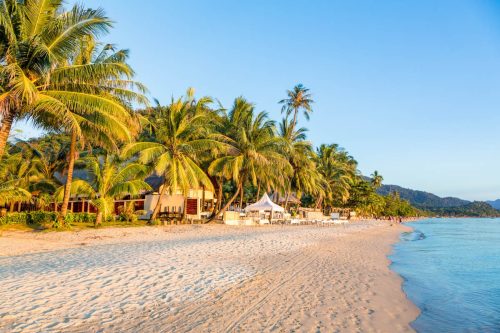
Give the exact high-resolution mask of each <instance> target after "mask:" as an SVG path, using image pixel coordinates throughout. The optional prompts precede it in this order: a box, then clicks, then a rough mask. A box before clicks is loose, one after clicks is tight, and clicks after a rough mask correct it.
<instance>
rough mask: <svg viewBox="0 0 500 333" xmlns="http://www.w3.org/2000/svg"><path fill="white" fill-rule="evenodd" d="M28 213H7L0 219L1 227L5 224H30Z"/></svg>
mask: <svg viewBox="0 0 500 333" xmlns="http://www.w3.org/2000/svg"><path fill="white" fill-rule="evenodd" d="M28 221H29V216H28V213H7V215H6V216H2V217H0V225H4V224H28Z"/></svg>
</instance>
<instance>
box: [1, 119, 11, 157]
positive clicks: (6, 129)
mask: <svg viewBox="0 0 500 333" xmlns="http://www.w3.org/2000/svg"><path fill="white" fill-rule="evenodd" d="M13 122H14V114H13V113H12V112H9V113H7V114H6V115H5V116H4V117H3V118H2V127H0V157H2V156H3V155H4V154H5V147H7V140H8V139H9V135H10V130H11V128H12V123H13Z"/></svg>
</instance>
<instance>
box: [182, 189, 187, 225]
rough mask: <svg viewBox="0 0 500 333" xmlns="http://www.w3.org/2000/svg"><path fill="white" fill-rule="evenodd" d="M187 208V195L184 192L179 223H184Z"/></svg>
mask: <svg viewBox="0 0 500 333" xmlns="http://www.w3.org/2000/svg"><path fill="white" fill-rule="evenodd" d="M187 208H188V196H187V193H185V192H184V209H183V210H182V218H181V221H182V222H183V223H185V222H186V217H187Z"/></svg>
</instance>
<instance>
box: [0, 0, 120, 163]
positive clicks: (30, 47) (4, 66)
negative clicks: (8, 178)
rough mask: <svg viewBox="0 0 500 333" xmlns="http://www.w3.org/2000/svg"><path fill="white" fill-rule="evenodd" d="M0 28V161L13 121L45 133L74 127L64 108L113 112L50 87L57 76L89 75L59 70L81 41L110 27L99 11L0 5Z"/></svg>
mask: <svg viewBox="0 0 500 333" xmlns="http://www.w3.org/2000/svg"><path fill="white" fill-rule="evenodd" d="M0 25H1V27H2V29H0V64H1V67H0V116H1V127H0V157H2V156H3V155H4V153H5V146H6V143H7V139H8V137H9V134H10V130H11V126H12V123H13V122H14V121H15V120H18V119H22V118H31V119H33V120H34V122H35V124H36V125H38V126H41V127H45V128H53V127H54V126H57V127H59V126H61V124H63V125H65V126H66V127H67V128H70V127H74V128H76V127H77V126H76V119H75V117H74V115H72V113H71V112H70V111H69V108H70V107H71V109H73V110H76V109H77V110H79V111H81V112H80V113H81V114H82V113H86V112H89V111H91V110H93V109H96V108H99V109H113V108H116V106H115V105H114V103H113V102H111V101H110V100H109V99H106V98H103V97H102V96H96V95H95V94H93V93H92V92H90V91H88V90H87V91H85V93H83V92H82V91H80V90H78V89H76V90H75V89H72V87H71V86H70V85H63V86H61V85H59V84H56V85H54V84H53V83H52V82H53V80H54V79H56V80H57V79H58V78H59V80H60V79H61V77H65V78H66V79H68V80H71V81H73V82H83V81H84V80H85V78H88V77H89V76H92V75H93V74H94V71H92V70H91V69H89V68H84V67H83V68H82V67H74V66H63V67H60V66H61V65H62V64H65V63H67V61H68V58H69V57H70V56H71V55H72V54H73V53H74V51H75V48H77V47H78V45H79V43H80V40H81V39H82V38H83V37H85V36H94V37H95V36H98V35H99V34H100V33H102V32H106V31H107V30H108V29H109V28H110V27H111V21H110V20H109V19H108V18H107V17H106V16H105V15H104V12H103V11H102V10H101V9H96V10H94V9H86V8H83V7H82V6H80V5H75V6H73V8H72V9H71V10H70V11H65V10H64V9H63V5H62V1H57V0H55V1H53V0H52V1H50V0H31V1H22V2H21V1H18V0H0ZM56 68H57V69H56ZM54 71H55V72H54ZM83 74H85V75H83Z"/></svg>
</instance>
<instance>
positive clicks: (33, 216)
mask: <svg viewBox="0 0 500 333" xmlns="http://www.w3.org/2000/svg"><path fill="white" fill-rule="evenodd" d="M28 216H29V218H28V221H27V223H28V224H40V225H41V224H45V223H52V222H55V221H56V220H57V213H55V212H44V211H34V212H29V213H28Z"/></svg>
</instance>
